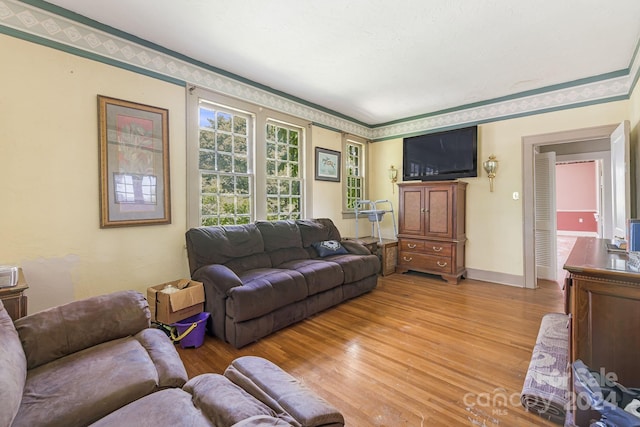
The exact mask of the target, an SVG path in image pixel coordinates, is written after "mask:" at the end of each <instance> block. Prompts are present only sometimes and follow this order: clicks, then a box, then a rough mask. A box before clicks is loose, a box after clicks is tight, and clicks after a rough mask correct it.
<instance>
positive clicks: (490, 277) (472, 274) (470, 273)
mask: <svg viewBox="0 0 640 427" xmlns="http://www.w3.org/2000/svg"><path fill="white" fill-rule="evenodd" d="M467 277H468V278H469V279H473V280H480V281H483V282H492V283H499V284H501V285H508V286H516V287H518V288H524V276H518V275H515V274H506V273H498V272H495V271H486V270H476V269H473V268H467Z"/></svg>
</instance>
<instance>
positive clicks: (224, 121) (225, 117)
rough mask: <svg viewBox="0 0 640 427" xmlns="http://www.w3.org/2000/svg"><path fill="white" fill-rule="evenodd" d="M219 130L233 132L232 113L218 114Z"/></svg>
mask: <svg viewBox="0 0 640 427" xmlns="http://www.w3.org/2000/svg"><path fill="white" fill-rule="evenodd" d="M217 118H218V123H217V124H218V130H224V131H227V132H231V120H232V116H231V114H230V113H225V112H221V111H219V112H218V116H217Z"/></svg>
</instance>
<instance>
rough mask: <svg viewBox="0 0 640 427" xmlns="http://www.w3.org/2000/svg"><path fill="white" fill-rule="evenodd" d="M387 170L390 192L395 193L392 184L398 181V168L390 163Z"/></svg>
mask: <svg viewBox="0 0 640 427" xmlns="http://www.w3.org/2000/svg"><path fill="white" fill-rule="evenodd" d="M387 172H388V173H389V180H390V181H391V193H392V194H395V187H394V184H395V183H396V182H398V169H396V168H395V166H393V165H391V167H390V168H389V170H388V171H387Z"/></svg>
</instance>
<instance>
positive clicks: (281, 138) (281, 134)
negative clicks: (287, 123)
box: [278, 127, 289, 143]
mask: <svg viewBox="0 0 640 427" xmlns="http://www.w3.org/2000/svg"><path fill="white" fill-rule="evenodd" d="M288 133H289V132H287V129H286V128H281V127H278V142H281V143H286V142H287V135H288Z"/></svg>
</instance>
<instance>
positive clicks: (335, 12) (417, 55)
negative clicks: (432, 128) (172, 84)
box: [49, 0, 640, 125]
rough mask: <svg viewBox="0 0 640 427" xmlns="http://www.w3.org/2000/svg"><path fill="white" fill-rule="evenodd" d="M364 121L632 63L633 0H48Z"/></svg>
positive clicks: (638, 12) (637, 22)
mask: <svg viewBox="0 0 640 427" xmlns="http://www.w3.org/2000/svg"><path fill="white" fill-rule="evenodd" d="M49 3H51V4H54V5H57V6H60V7H63V8H65V9H68V10H70V11H72V12H75V13H78V14H80V15H84V16H85V17H88V18H90V19H92V20H95V21H98V22H100V23H102V24H106V25H108V26H111V27H113V28H116V29H118V30H121V31H124V32H126V33H129V34H131V35H134V36H136V37H139V38H141V39H144V40H146V41H149V42H152V43H155V44H157V45H160V46H162V47H164V48H166V49H169V50H172V51H174V52H177V53H179V54H182V55H185V56H187V57H190V58H192V59H194V60H197V61H200V62H203V63H205V64H208V65H210V66H213V67H216V68H218V69H221V70H224V71H225V72H228V73H232V74H234V75H237V76H239V77H242V78H244V79H248V80H250V81H253V82H255V83H259V84H260V85H264V86H267V87H270V88H272V89H275V90H277V91H280V92H284V93H286V94H288V95H290V96H293V97H296V98H299V99H302V100H304V101H305V102H307V103H311V104H316V105H319V106H321V107H323V108H325V109H329V110H332V111H335V112H337V113H340V114H342V115H345V116H347V117H350V118H352V119H356V120H358V121H360V122H363V123H366V124H368V125H377V124H382V123H388V122H390V121H395V120H402V119H407V118H410V117H414V116H418V115H423V114H428V113H433V112H436V111H442V110H446V109H451V108H455V107H460V106H463V105H468V104H473V103H479V102H483V101H488V100H492V99H496V98H500V97H506V96H510V95H514V94H520V93H523V92H527V91H537V90H540V89H542V88H547V87H549V86H553V85H561V84H568V83H571V82H574V81H576V80H580V79H585V78H593V77H596V76H601V75H603V74H608V73H616V72H623V73H627V72H628V67H629V65H630V63H631V60H632V58H633V55H634V53H635V49H636V46H637V44H638V40H639V37H640V1H638V0H562V1H558V0H537V1H524V0H520V1H517V0H515V1H514V0H395V1H389V0H385V1H383V0H349V1H345V0H306V1H301V0H271V1H264V0H242V1H220V0H182V1H175V0H133V1H132V0H110V1H104V0H50V1H49Z"/></svg>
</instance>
